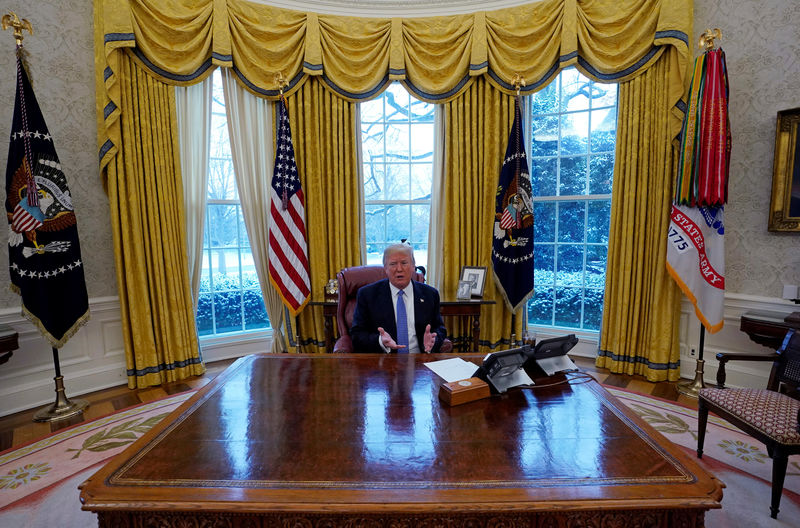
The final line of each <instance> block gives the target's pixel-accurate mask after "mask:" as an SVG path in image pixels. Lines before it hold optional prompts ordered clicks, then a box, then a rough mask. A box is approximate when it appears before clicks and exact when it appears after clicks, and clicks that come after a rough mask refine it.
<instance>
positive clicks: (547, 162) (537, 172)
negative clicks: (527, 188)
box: [531, 158, 558, 196]
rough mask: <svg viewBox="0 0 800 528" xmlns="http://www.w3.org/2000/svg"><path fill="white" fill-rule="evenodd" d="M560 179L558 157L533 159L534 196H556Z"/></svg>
mask: <svg viewBox="0 0 800 528" xmlns="http://www.w3.org/2000/svg"><path fill="white" fill-rule="evenodd" d="M557 181H558V160H557V159H556V158H546V159H542V158H538V159H537V158H534V159H532V160H531V186H532V187H533V189H531V191H532V192H533V195H534V196H555V194H556V182H557Z"/></svg>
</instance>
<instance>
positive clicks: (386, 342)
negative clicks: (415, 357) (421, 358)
mask: <svg viewBox="0 0 800 528" xmlns="http://www.w3.org/2000/svg"><path fill="white" fill-rule="evenodd" d="M378 333H379V334H380V335H381V343H383V346H385V347H386V348H389V349H391V350H397V349H398V348H405V347H406V346H405V345H398V344H397V343H395V341H394V339H392V336H390V335H389V333H388V332H386V330H384V329H383V328H381V327H380V326H379V327H378Z"/></svg>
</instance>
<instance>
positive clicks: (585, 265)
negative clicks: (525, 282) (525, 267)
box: [528, 68, 617, 331]
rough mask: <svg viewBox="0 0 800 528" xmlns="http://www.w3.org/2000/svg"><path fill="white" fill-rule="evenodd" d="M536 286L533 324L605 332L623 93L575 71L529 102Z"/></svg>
mask: <svg viewBox="0 0 800 528" xmlns="http://www.w3.org/2000/svg"><path fill="white" fill-rule="evenodd" d="M529 103H530V104H529V109H530V113H529V117H530V123H531V127H530V128H529V130H530V151H529V161H530V172H531V184H532V188H533V189H532V190H533V202H534V287H535V294H534V296H533V298H532V299H531V300H530V301H529V302H528V323H529V324H531V325H542V326H557V327H565V328H571V329H581V330H590V331H597V330H599V329H600V318H601V315H602V312H603V295H604V288H605V274H606V273H605V270H606V253H607V249H608V229H609V222H610V217H611V182H612V177H613V172H614V145H615V141H616V114H617V86H616V85H609V84H600V83H596V82H594V81H591V80H589V79H587V78H586V77H584V76H583V75H581V74H580V73H579V72H578V71H577V70H575V69H574V68H570V69H567V70H564V71H562V72H561V73H560V74H559V76H558V77H557V78H556V80H554V81H553V82H551V83H550V84H549V85H548V86H547V87H546V88H545V89H543V90H541V91H539V92H537V93H535V94H533V95H532V96H531V97H530V100H529Z"/></svg>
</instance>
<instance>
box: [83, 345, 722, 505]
mask: <svg viewBox="0 0 800 528" xmlns="http://www.w3.org/2000/svg"><path fill="white" fill-rule="evenodd" d="M445 357H448V356H447V355H438V356H437V355H433V356H430V355H422V354H419V355H410V356H409V355H402V354H401V355H398V354H391V355H372V354H355V355H335V356H331V355H308V356H306V355H286V354H283V355H272V354H261V355H253V356H247V357H244V358H241V359H239V360H237V361H236V363H234V364H233V365H231V367H229V368H228V369H227V370H226V371H225V372H223V373H222V374H220V375H219V376H218V377H217V378H216V379H215V380H214V381H213V382H211V383H209V384H208V385H206V387H204V388H203V389H201V390H200V391H199V392H198V393H197V394H196V395H194V396H193V397H192V398H191V399H190V400H188V401H187V402H186V403H184V404H183V405H182V406H181V407H180V408H179V409H177V410H176V411H175V412H173V413H172V414H171V415H170V416H169V417H167V418H166V419H164V420H163V421H162V422H161V423H159V424H158V425H157V426H156V427H154V428H153V429H152V430H151V431H150V432H149V433H147V434H146V435H145V436H144V437H142V438H141V439H139V441H137V442H136V443H134V444H133V445H132V446H131V447H130V448H128V449H127V450H126V451H125V452H123V453H122V454H120V455H119V456H117V457H116V458H114V459H113V460H112V461H111V462H110V463H109V464H108V465H106V466H105V467H104V468H103V469H101V470H100V471H99V472H98V473H96V474H95V475H94V476H93V477H91V478H90V479H89V480H88V481H87V482H86V483H85V484H84V485H83V486H82V492H81V499H82V500H83V501H84V503H85V506H84V508H85V509H89V510H95V509H101V510H102V509H103V508H108V507H109V505H110V504H117V505H119V504H121V503H124V504H126V507H129V508H132V509H136V508H144V507H145V505H146V506H147V507H153V505H154V504H158V503H159V501H161V502H166V503H169V504H170V506H169V508H171V509H181V508H201V507H202V508H213V504H215V503H216V504H217V507H219V504H220V501H222V502H228V501H237V503H238V502H241V503H242V504H246V506H242V507H243V508H248V509H250V510H251V511H270V510H272V509H275V508H279V509H289V510H291V509H298V510H303V509H305V510H307V509H309V508H310V507H311V506H310V505H312V504H313V505H314V507H315V508H323V509H327V510H331V511H333V510H336V509H337V508H346V507H348V505H350V506H352V505H353V504H356V503H357V504H359V505H361V506H363V507H366V508H367V509H369V508H372V509H374V510H380V509H381V508H386V507H388V506H387V505H394V506H393V507H398V505H401V506H399V507H403V508H407V507H411V508H425V507H430V505H432V504H443V503H446V504H447V507H448V508H450V509H458V508H466V509H471V508H479V507H481V508H489V509H491V508H495V507H500V506H501V505H505V507H508V505H509V504H514V505H515V506H514V507H519V506H518V505H523V504H527V506H528V507H532V508H536V507H539V506H542V505H544V504H547V505H548V506H550V507H552V505H553V501H555V502H565V503H566V502H570V503H574V501H576V500H577V501H586V500H591V501H595V502H597V501H600V502H601V503H603V502H604V501H612V502H613V503H614V504H615V505H616V506H619V501H632V503H631V505H632V507H633V505H636V507H643V506H646V505H648V504H649V505H650V506H651V507H652V506H653V505H655V506H658V505H666V504H667V503H670V501H672V502H675V501H679V503H680V504H683V505H693V506H695V507H696V506H698V505H702V506H704V507H719V500H720V499H721V487H720V484H719V482H718V481H717V480H716V479H714V478H713V477H712V476H710V475H709V474H707V473H706V472H705V471H704V470H702V469H701V468H700V467H699V466H698V465H697V464H696V463H695V462H694V461H693V460H692V459H691V458H689V457H688V456H686V455H685V454H684V453H683V452H681V451H680V450H679V449H678V448H676V447H675V446H674V445H672V444H671V443H670V442H668V441H666V440H665V439H663V437H661V436H660V435H659V434H658V433H657V432H655V431H654V430H653V429H652V428H650V427H649V426H648V425H647V424H645V423H644V422H643V421H642V420H640V419H639V418H638V417H636V416H635V415H634V414H633V413H631V412H630V411H629V410H628V409H626V408H625V407H624V405H622V404H621V403H619V402H618V401H617V400H616V399H615V398H613V396H611V395H610V394H609V393H608V392H607V391H606V390H605V389H603V388H602V387H601V386H600V385H599V384H597V383H596V382H594V381H588V382H586V381H585V379H575V380H572V381H571V382H569V381H568V380H566V379H565V378H563V377H562V378H553V379H550V380H547V379H546V380H538V381H539V384H538V385H539V386H538V387H537V388H535V389H521V388H517V389H511V390H509V392H507V393H506V394H502V395H494V396H492V397H491V398H487V399H484V400H479V401H475V402H472V403H468V404H464V405H460V406H455V407H448V406H447V405H445V404H444V403H442V402H441V401H440V400H439V399H438V388H439V385H440V383H441V380H440V379H439V378H438V377H437V376H436V375H435V374H434V373H433V372H432V371H431V370H430V369H428V368H426V367H425V366H424V365H423V363H424V362H427V361H433V360H437V359H442V358H445ZM462 357H463V356H462ZM472 359H473V360H475V361H477V360H478V359H477V358H472ZM559 381H561V383H559ZM548 383H550V385H549V386H547V385H548ZM542 501H545V502H542ZM609 504H610V503H609ZM542 507H544V506H542Z"/></svg>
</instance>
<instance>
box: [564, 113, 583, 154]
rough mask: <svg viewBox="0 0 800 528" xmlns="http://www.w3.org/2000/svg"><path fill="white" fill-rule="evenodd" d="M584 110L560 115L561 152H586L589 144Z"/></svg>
mask: <svg viewBox="0 0 800 528" xmlns="http://www.w3.org/2000/svg"><path fill="white" fill-rule="evenodd" d="M588 117H589V116H588V115H587V114H586V112H581V113H578V114H566V115H563V116H561V154H562V155H570V154H586V152H587V150H588V146H589V141H588V138H589V119H588Z"/></svg>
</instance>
